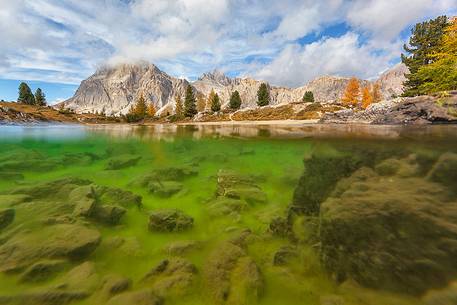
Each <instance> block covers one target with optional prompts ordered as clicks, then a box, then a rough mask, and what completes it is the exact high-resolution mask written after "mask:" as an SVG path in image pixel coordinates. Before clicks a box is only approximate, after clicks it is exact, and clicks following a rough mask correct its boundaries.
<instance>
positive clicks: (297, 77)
mask: <svg viewBox="0 0 457 305" xmlns="http://www.w3.org/2000/svg"><path fill="white" fill-rule="evenodd" d="M387 57H388V56H387ZM387 66H388V58H386V55H375V54H374V53H373V52H372V50H371V49H370V47H368V46H366V45H360V42H359V35H357V34H355V33H347V34H346V35H344V36H342V37H339V38H323V39H322V40H320V41H317V42H314V43H311V44H308V45H305V46H301V45H299V44H291V45H288V46H287V47H286V48H285V49H284V50H283V51H282V52H281V53H280V54H279V55H278V56H277V57H276V58H275V59H274V60H273V61H272V62H271V63H269V64H267V65H265V66H263V67H261V68H260V69H259V70H257V71H255V72H253V75H254V76H255V77H257V78H260V79H265V80H268V81H270V82H271V83H273V84H276V85H282V84H288V85H290V86H301V85H303V84H304V83H306V82H307V81H309V80H311V79H313V78H315V77H318V76H321V75H340V76H352V75H356V76H358V77H362V78H370V77H371V76H373V75H376V74H377V73H378V72H379V71H382V70H383V69H385V68H386V67H387Z"/></svg>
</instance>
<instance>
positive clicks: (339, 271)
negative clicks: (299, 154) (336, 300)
mask: <svg viewBox="0 0 457 305" xmlns="http://www.w3.org/2000/svg"><path fill="white" fill-rule="evenodd" d="M381 173H382V174H383V175H384V174H386V172H385V171H382V172H381ZM389 174H392V172H389ZM353 176H354V177H349V178H347V179H343V180H342V181H341V183H339V185H338V186H337V187H336V190H337V191H335V192H334V194H333V197H329V198H328V199H327V200H326V201H325V202H324V203H323V204H322V206H321V223H320V242H321V252H322V261H323V263H324V265H325V266H326V268H327V270H329V271H330V272H331V273H332V274H334V276H335V278H336V279H337V280H339V281H343V280H345V279H347V278H352V279H354V280H356V281H357V282H358V283H359V284H362V285H364V286H367V287H372V288H378V289H385V290H391V291H398V292H403V293H405V292H406V293H410V294H420V293H422V292H424V291H426V290H427V289H429V288H433V287H441V286H443V285H445V284H446V283H447V282H448V281H450V280H452V279H453V278H454V277H455V276H457V265H456V264H455V257H456V255H457V227H456V226H455V223H456V221H457V202H456V201H455V200H454V199H453V196H452V195H451V192H450V190H449V189H446V188H445V187H443V186H442V185H440V184H437V183H433V182H429V181H427V180H425V179H423V178H417V177H409V178H404V177H400V176H393V177H391V178H389V179H386V178H384V177H383V176H377V175H376V174H374V172H373V171H371V172H370V171H369V170H364V169H361V170H360V171H358V172H356V173H354V175H353ZM348 181H350V183H348Z"/></svg>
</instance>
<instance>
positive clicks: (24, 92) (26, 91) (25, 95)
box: [17, 82, 35, 105]
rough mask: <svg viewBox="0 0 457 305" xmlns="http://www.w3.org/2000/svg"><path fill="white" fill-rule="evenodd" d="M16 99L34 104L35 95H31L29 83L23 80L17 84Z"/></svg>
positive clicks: (23, 102)
mask: <svg viewBox="0 0 457 305" xmlns="http://www.w3.org/2000/svg"><path fill="white" fill-rule="evenodd" d="M17 101H18V103H22V104H27V105H35V97H34V96H33V93H32V90H30V87H29V85H27V84H26V83H24V82H22V83H21V84H20V85H19V97H18V99H17Z"/></svg>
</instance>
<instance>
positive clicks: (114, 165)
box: [105, 155, 141, 170]
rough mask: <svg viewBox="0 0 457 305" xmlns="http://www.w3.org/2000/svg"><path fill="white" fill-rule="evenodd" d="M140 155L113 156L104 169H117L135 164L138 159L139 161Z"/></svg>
mask: <svg viewBox="0 0 457 305" xmlns="http://www.w3.org/2000/svg"><path fill="white" fill-rule="evenodd" d="M140 159H141V157H140V156H135V155H121V156H117V157H113V158H111V159H109V160H108V162H107V164H106V166H105V169H106V170H118V169H123V168H127V167H132V166H135V165H136V164H137V163H138V161H140Z"/></svg>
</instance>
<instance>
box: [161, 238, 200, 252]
mask: <svg viewBox="0 0 457 305" xmlns="http://www.w3.org/2000/svg"><path fill="white" fill-rule="evenodd" d="M201 248H202V244H201V242H199V241H195V240H179V241H175V242H172V243H170V244H168V245H166V246H165V247H164V248H163V251H164V252H165V253H166V254H168V255H171V256H180V255H184V254H186V253H188V252H190V251H192V250H197V249H201Z"/></svg>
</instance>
